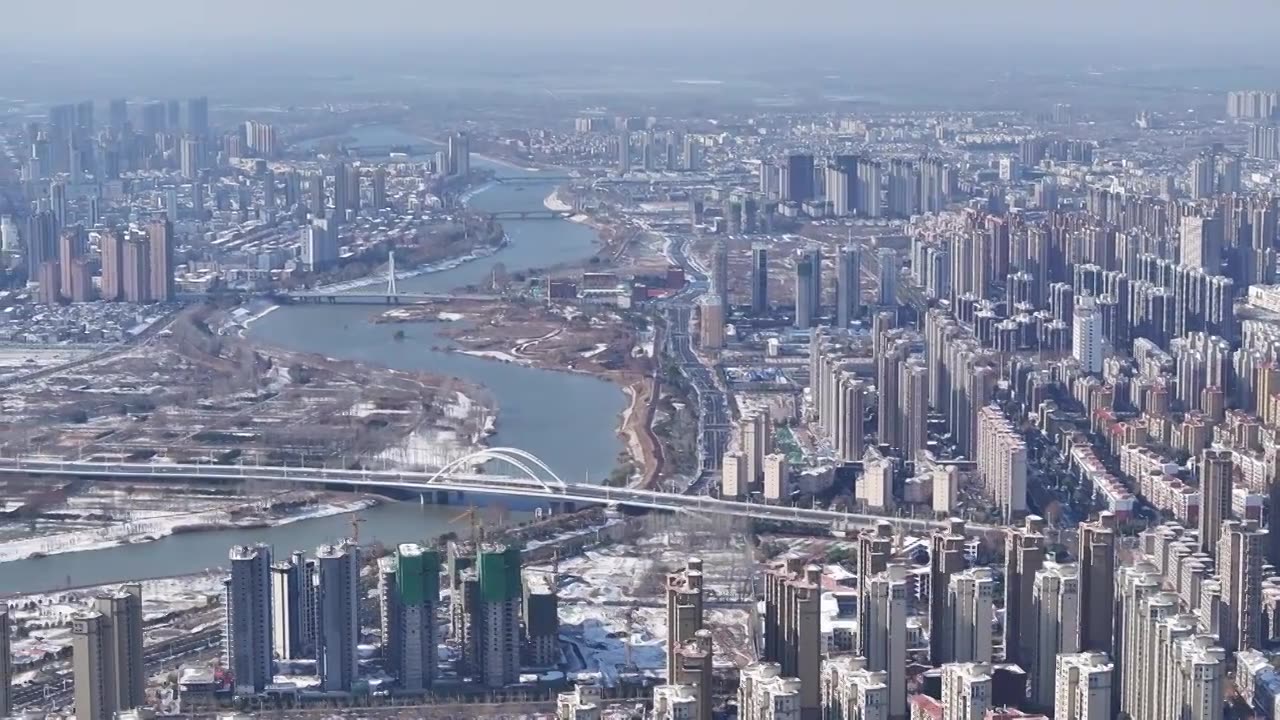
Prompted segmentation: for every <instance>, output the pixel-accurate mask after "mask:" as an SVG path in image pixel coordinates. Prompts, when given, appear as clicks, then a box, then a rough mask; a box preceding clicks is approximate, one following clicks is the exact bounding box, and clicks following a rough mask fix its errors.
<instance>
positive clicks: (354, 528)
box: [351, 513, 364, 544]
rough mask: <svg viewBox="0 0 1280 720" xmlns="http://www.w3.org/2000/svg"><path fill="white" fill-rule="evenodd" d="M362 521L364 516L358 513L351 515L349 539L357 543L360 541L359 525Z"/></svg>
mask: <svg viewBox="0 0 1280 720" xmlns="http://www.w3.org/2000/svg"><path fill="white" fill-rule="evenodd" d="M363 523H364V518H362V517H360V513H353V514H352V515H351V541H352V542H354V543H357V544H359V542H360V525H362V524H363Z"/></svg>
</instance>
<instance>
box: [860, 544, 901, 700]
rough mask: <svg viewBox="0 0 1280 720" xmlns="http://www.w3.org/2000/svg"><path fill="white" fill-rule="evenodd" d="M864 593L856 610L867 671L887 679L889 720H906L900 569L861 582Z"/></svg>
mask: <svg viewBox="0 0 1280 720" xmlns="http://www.w3.org/2000/svg"><path fill="white" fill-rule="evenodd" d="M860 582H862V583H865V585H866V591H865V592H864V594H863V597H864V603H865V604H864V605H862V606H860V607H861V608H862V609H861V618H862V621H861V623H862V628H861V629H862V631H863V636H864V637H865V640H864V641H863V648H864V653H865V655H866V658H867V668H868V669H870V670H873V671H877V672H884V673H887V674H888V677H889V717H890V718H891V720H905V718H906V716H907V678H906V675H907V602H908V601H907V586H908V573H907V569H906V568H905V567H904V566H902V565H890V566H889V567H888V569H887V570H885V571H884V572H881V573H879V574H877V575H874V576H871V577H870V578H868V579H862V580H860Z"/></svg>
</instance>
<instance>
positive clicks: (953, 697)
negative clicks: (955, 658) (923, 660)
mask: <svg viewBox="0 0 1280 720" xmlns="http://www.w3.org/2000/svg"><path fill="white" fill-rule="evenodd" d="M991 698H992V689H991V665H989V664H987V663H948V664H947V665H943V666H942V703H943V706H944V707H945V709H944V710H943V711H942V720H983V719H984V718H986V717H987V710H989V709H990V708H991V704H992V703H991Z"/></svg>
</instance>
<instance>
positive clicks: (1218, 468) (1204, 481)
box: [1197, 450, 1233, 554]
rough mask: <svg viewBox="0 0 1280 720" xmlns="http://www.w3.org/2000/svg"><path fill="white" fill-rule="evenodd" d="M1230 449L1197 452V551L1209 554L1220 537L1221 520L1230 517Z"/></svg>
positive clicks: (1212, 551)
mask: <svg viewBox="0 0 1280 720" xmlns="http://www.w3.org/2000/svg"><path fill="white" fill-rule="evenodd" d="M1232 463H1233V453H1232V452H1231V451H1230V450H1204V451H1203V452H1201V453H1200V464H1199V467H1198V468H1197V469H1198V473H1197V474H1198V475H1199V476H1200V551H1201V552H1205V553H1209V554H1213V553H1214V551H1215V549H1216V548H1217V547H1218V540H1219V539H1221V538H1222V524H1223V522H1224V521H1225V520H1226V519H1227V518H1229V517H1231V474H1232V467H1233V464H1232Z"/></svg>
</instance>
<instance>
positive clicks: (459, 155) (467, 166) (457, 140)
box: [448, 133, 471, 178]
mask: <svg viewBox="0 0 1280 720" xmlns="http://www.w3.org/2000/svg"><path fill="white" fill-rule="evenodd" d="M448 151H449V171H450V172H451V173H452V174H454V175H457V176H459V177H463V178H466V177H470V176H471V138H470V136H468V135H467V134H466V133H453V134H452V135H450V136H449V145H448Z"/></svg>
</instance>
